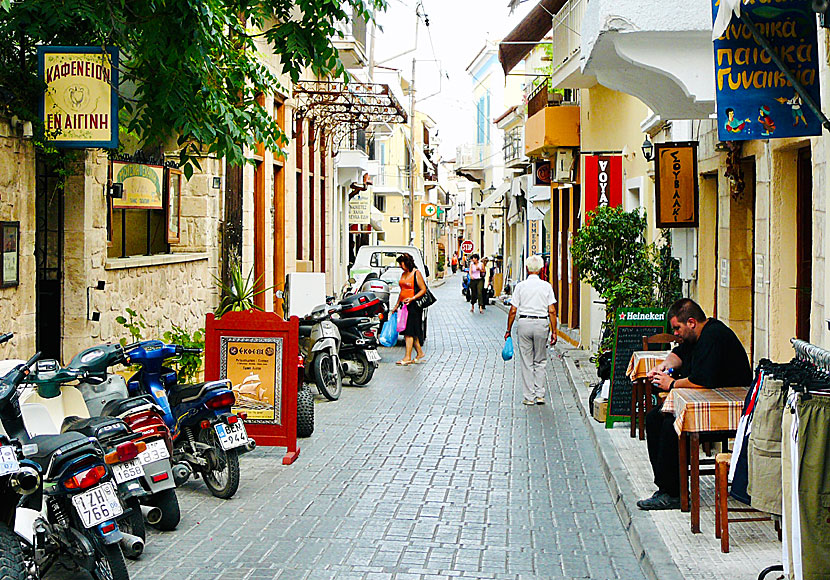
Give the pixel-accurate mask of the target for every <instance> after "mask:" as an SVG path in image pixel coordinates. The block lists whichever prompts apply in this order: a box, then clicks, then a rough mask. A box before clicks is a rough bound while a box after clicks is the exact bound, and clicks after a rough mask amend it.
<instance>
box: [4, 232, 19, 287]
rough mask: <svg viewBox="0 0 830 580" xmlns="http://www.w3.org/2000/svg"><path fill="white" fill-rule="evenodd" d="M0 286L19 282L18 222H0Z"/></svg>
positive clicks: (13, 284) (15, 284)
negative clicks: (0, 246) (0, 245)
mask: <svg viewBox="0 0 830 580" xmlns="http://www.w3.org/2000/svg"><path fill="white" fill-rule="evenodd" d="M0 242H1V243H2V248H0V249H2V253H0V256H2V259H0V286H2V287H6V286H17V285H18V284H19V283H20V222H0Z"/></svg>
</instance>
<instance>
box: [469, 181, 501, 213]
mask: <svg viewBox="0 0 830 580" xmlns="http://www.w3.org/2000/svg"><path fill="white" fill-rule="evenodd" d="M508 189H510V182H509V181H505V182H504V183H502V184H501V185H499V186H498V187H497V188H496V190H495V191H494V192H493V193H491V194H490V195H488V196H487V197H485V198H484V200H483V201H482V202H481V205H480V206H478V207H477V208H476V209H475V211H474V212H473V213H474V214H475V215H482V214H484V212H485V211H487V208H489V207H490V206H491V205H493V204H494V203H496V200H499V199H501V198H502V196H504V194H505V193H507V190H508Z"/></svg>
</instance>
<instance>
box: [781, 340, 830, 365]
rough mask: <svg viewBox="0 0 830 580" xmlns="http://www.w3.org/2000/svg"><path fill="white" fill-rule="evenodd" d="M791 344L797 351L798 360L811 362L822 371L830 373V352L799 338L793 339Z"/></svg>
mask: <svg viewBox="0 0 830 580" xmlns="http://www.w3.org/2000/svg"><path fill="white" fill-rule="evenodd" d="M790 342H791V343H792V345H793V348H794V349H795V356H796V358H797V359H799V360H804V361H807V362H811V363H813V364H814V365H816V366H817V367H820V368H821V369H822V370H824V371H827V372H830V351H827V350H824V349H823V348H821V347H818V346H816V345H814V344H810V343H809V342H805V341H803V340H800V339H798V338H791V339H790Z"/></svg>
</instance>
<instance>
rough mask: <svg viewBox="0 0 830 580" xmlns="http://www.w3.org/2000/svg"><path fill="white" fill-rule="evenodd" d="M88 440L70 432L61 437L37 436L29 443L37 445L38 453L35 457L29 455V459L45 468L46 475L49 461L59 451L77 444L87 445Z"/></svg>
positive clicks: (84, 436) (83, 436) (81, 435)
mask: <svg viewBox="0 0 830 580" xmlns="http://www.w3.org/2000/svg"><path fill="white" fill-rule="evenodd" d="M87 441H88V438H87V436H86V435H83V434H81V433H77V432H75V431H70V432H68V433H62V434H60V435H36V436H35V437H32V439H31V440H30V441H29V443H34V444H35V445H37V453H35V454H34V455H27V456H26V458H27V459H31V460H32V461H34V462H35V463H37V464H38V465H40V466H41V467H42V468H43V471H44V474H45V473H46V470H47V469H48V468H49V461H50V460H51V459H52V456H53V455H54V454H55V452H56V451H57V450H58V449H61V448H62V447H65V446H68V445H72V444H76V445H75V446H79V445H77V444H81V443H86V442H87Z"/></svg>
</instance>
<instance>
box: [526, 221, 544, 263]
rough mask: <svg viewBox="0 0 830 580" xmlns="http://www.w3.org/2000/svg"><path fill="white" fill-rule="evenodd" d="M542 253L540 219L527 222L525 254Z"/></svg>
mask: <svg viewBox="0 0 830 580" xmlns="http://www.w3.org/2000/svg"><path fill="white" fill-rule="evenodd" d="M541 253H542V221H541V220H531V221H528V222H527V255H528V256H535V255H536V254H541Z"/></svg>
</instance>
